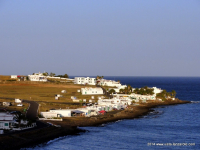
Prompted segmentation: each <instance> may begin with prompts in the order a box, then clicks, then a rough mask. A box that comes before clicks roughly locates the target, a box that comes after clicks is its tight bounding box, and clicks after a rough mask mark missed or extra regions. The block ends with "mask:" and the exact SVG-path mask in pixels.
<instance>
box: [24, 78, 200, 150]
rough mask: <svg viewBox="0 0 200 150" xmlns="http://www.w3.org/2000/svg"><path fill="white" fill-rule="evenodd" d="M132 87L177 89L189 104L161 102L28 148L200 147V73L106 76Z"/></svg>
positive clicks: (160, 149) (126, 149) (127, 149)
mask: <svg viewBox="0 0 200 150" xmlns="http://www.w3.org/2000/svg"><path fill="white" fill-rule="evenodd" d="M104 78H105V79H110V80H115V81H118V80H120V82H121V83H122V84H126V85H131V86H132V87H133V88H140V87H144V86H148V87H158V88H161V89H166V90H167V91H168V92H170V91H172V90H175V91H176V93H177V94H176V97H177V98H179V99H180V100H188V101H191V103H189V104H180V105H171V106H160V107H157V108H153V111H152V112H150V113H149V114H147V115H145V116H142V117H140V118H137V119H125V120H118V121H116V122H112V123H107V124H102V125H100V126H97V127H79V128H80V129H82V130H83V131H85V132H81V133H79V134H77V135H69V136H64V137H60V138H57V139H54V140H51V141H48V142H46V143H43V144H39V145H36V146H35V147H31V148H30V147H29V148H26V149H28V150H62V149H63V150H102V149H103V150H146V149H147V150H155V149H156V150H169V149H175V150H182V149H187V150H188V149H194V150H198V149H199V150H200V77H129V76H105V77H104Z"/></svg>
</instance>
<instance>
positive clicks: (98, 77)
mask: <svg viewBox="0 0 200 150" xmlns="http://www.w3.org/2000/svg"><path fill="white" fill-rule="evenodd" d="M103 78H104V76H98V75H97V77H96V79H97V80H98V79H103Z"/></svg>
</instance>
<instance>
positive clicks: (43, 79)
mask: <svg viewBox="0 0 200 150" xmlns="http://www.w3.org/2000/svg"><path fill="white" fill-rule="evenodd" d="M28 78H29V80H30V81H41V82H47V77H46V76H44V75H43V74H42V73H40V72H39V73H34V74H33V75H28Z"/></svg>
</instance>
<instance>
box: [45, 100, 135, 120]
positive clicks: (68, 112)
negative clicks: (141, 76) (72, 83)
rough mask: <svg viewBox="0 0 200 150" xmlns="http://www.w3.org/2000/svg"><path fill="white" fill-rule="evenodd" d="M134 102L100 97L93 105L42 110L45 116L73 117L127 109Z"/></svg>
mask: <svg viewBox="0 0 200 150" xmlns="http://www.w3.org/2000/svg"><path fill="white" fill-rule="evenodd" d="M131 102H132V100H131V99H129V98H123V97H121V98H113V99H99V100H98V103H96V104H94V105H92V106H85V107H84V108H77V109H57V110H50V111H49V112H41V115H42V116H43V117H44V118H56V117H73V116H85V117H90V116H95V115H100V114H102V113H105V112H108V111H112V110H121V109H125V108H126V107H127V106H128V105H130V104H131Z"/></svg>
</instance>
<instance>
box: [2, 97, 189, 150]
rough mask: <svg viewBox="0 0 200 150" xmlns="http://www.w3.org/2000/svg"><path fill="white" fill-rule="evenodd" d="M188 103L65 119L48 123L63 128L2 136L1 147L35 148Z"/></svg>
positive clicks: (140, 106) (146, 104)
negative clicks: (51, 141) (98, 127)
mask: <svg viewBox="0 0 200 150" xmlns="http://www.w3.org/2000/svg"><path fill="white" fill-rule="evenodd" d="M187 103H191V102H190V101H182V100H175V101H166V102H152V103H145V104H141V105H133V106H132V105H130V106H129V107H128V109H125V110H122V111H111V112H108V113H107V114H105V115H99V116H93V117H76V118H75V117H74V118H64V119H63V121H62V122H57V121H56V122H53V121H48V122H52V123H53V124H57V125H61V127H53V126H48V127H44V128H40V129H35V130H31V131H25V132H21V133H17V132H16V133H13V134H8V135H0V147H1V149H13V148H14V149H20V148H25V147H26V148H27V147H34V146H36V145H38V144H42V143H46V142H48V141H50V140H53V139H56V138H59V137H64V136H67V135H77V134H78V133H80V132H85V131H84V130H82V129H79V128H78V127H89V126H99V125H102V124H107V123H110V122H115V121H118V120H123V119H134V118H139V117H141V116H144V115H147V114H148V113H149V112H151V111H152V109H153V108H156V107H158V106H170V105H178V104H187ZM43 122H47V121H43ZM10 143H12V144H10Z"/></svg>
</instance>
